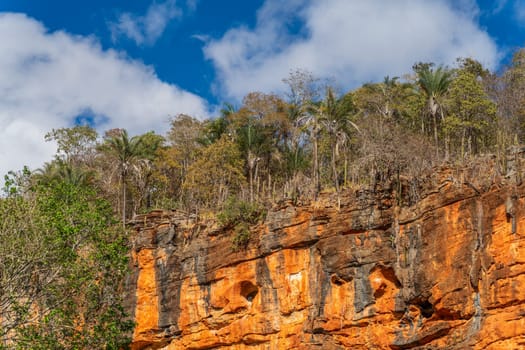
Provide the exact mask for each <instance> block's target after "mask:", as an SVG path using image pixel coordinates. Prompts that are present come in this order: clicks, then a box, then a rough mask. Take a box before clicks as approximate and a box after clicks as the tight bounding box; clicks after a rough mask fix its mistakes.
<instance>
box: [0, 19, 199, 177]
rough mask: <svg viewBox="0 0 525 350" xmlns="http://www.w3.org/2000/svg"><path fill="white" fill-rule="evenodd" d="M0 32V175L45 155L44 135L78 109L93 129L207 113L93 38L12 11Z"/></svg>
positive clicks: (51, 147) (151, 124)
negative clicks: (51, 28)
mask: <svg viewBox="0 0 525 350" xmlns="http://www.w3.org/2000/svg"><path fill="white" fill-rule="evenodd" d="M0 33H1V34H0V76H1V77H2V78H1V79H0V125H1V128H0V176H3V175H4V174H5V173H7V172H8V171H9V170H20V169H21V168H22V167H23V166H24V165H27V166H29V167H30V168H33V169H34V168H37V167H40V166H41V165H42V164H43V163H44V162H45V161H49V160H51V159H52V155H53V154H54V152H55V150H56V145H55V144H53V143H49V142H45V141H44V135H45V134H46V133H47V132H48V131H50V130H51V129H53V128H60V127H70V126H73V125H74V123H75V118H76V117H78V116H79V115H83V114H85V113H86V112H88V113H89V114H90V115H91V116H92V117H93V122H94V124H95V127H96V128H97V129H98V130H99V131H103V130H107V129H110V128H115V127H125V128H126V129H127V130H128V131H129V132H130V134H138V133H144V132H146V131H150V130H154V131H157V132H159V133H163V132H165V131H166V129H167V128H168V127H169V123H168V121H169V119H170V117H171V116H174V115H176V114H178V113H186V114H190V115H192V116H196V117H200V118H204V117H207V116H208V115H209V106H208V105H207V102H206V101H205V100H203V99H202V98H201V97H199V96H197V95H194V94H192V93H189V92H187V91H184V90H182V89H181V88H179V87H177V86H175V85H172V84H168V83H166V82H163V81H161V80H160V79H159V78H158V77H157V76H156V74H155V72H154V70H153V69H152V68H151V67H149V66H146V65H144V64H143V63H141V62H139V61H134V60H132V59H130V58H129V57H126V55H125V54H124V53H121V52H118V51H114V50H104V49H102V48H101V46H100V44H99V43H98V41H97V40H96V39H95V38H92V37H83V36H75V35H72V34H68V33H66V32H63V31H56V32H49V31H48V30H47V29H46V28H45V27H44V25H43V24H42V23H40V22H38V21H36V20H34V19H32V18H29V17H27V16H26V15H23V14H15V13H0Z"/></svg>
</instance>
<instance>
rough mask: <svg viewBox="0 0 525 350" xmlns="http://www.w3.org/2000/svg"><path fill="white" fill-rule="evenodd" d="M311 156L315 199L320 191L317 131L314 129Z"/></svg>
mask: <svg viewBox="0 0 525 350" xmlns="http://www.w3.org/2000/svg"><path fill="white" fill-rule="evenodd" d="M312 153H313V154H312V156H313V172H314V173H313V176H314V192H315V199H317V196H318V195H319V192H320V183H319V159H318V156H317V131H316V130H314V135H313V140H312Z"/></svg>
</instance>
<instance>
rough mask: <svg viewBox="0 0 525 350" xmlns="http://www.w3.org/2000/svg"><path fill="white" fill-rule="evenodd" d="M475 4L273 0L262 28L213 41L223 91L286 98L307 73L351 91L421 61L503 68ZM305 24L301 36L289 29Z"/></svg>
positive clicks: (209, 46) (209, 47)
mask: <svg viewBox="0 0 525 350" xmlns="http://www.w3.org/2000/svg"><path fill="white" fill-rule="evenodd" d="M478 15H479V8H478V7H477V5H476V2H475V1H474V0H459V1H458V0H417V1H414V0H398V1H388V0H367V1H361V0H323V1H315V0H290V1H286V2H283V1H280V0H266V1H265V3H264V5H263V6H262V7H261V8H260V9H259V11H258V13H257V23H256V25H255V27H253V28H248V27H243V26H240V27H236V28H232V29H230V30H228V31H227V32H226V33H225V34H224V35H223V36H222V37H221V38H218V39H208V41H207V43H206V45H205V47H204V53H205V56H206V57H207V58H208V59H209V60H210V61H211V62H212V63H213V65H214V67H215V69H216V71H217V75H218V80H217V82H216V89H217V91H221V93H222V94H223V95H224V96H225V97H229V98H235V99H240V98H242V96H243V95H244V94H245V93H246V92H247V91H265V92H270V91H273V92H279V91H282V90H283V89H284V84H283V83H282V79H283V78H286V77H287V76H288V74H289V72H290V71H291V70H293V69H297V68H301V69H306V70H308V71H310V72H312V73H313V74H314V75H316V76H319V77H329V78H335V79H336V80H337V82H338V83H339V84H342V85H343V86H344V87H346V88H351V87H355V86H357V85H359V84H362V83H365V82H370V81H378V80H382V78H383V77H384V76H386V75H389V76H395V75H402V74H404V73H408V72H410V69H411V66H412V65H413V64H414V63H416V62H420V61H422V62H436V63H438V64H447V65H451V64H453V63H454V61H455V59H456V58H458V57H474V58H476V59H478V60H480V61H481V62H482V63H483V64H485V65H486V66H487V67H489V68H494V67H495V66H497V64H498V62H499V60H500V57H499V54H498V48H497V46H496V44H495V42H494V41H493V40H492V38H491V37H490V36H489V35H488V33H487V32H486V31H485V30H484V29H482V28H480V26H479V24H478V23H477V16H478ZM294 23H295V25H297V23H302V32H301V33H300V35H294V34H293V31H291V30H290V29H289V28H290V26H291V25H292V26H293V25H294Z"/></svg>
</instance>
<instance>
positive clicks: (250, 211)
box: [217, 197, 265, 250]
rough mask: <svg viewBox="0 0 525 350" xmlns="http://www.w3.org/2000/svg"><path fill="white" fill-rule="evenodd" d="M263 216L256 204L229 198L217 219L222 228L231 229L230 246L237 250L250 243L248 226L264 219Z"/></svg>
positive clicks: (261, 210) (260, 208)
mask: <svg viewBox="0 0 525 350" xmlns="http://www.w3.org/2000/svg"><path fill="white" fill-rule="evenodd" d="M264 216H265V211H264V208H262V207H261V206H260V205H258V204H257V203H250V202H246V201H243V200H239V199H237V198H235V197H229V198H228V200H227V201H226V203H225V205H224V208H223V210H222V211H221V212H220V213H219V214H218V215H217V219H218V220H219V223H220V224H221V225H222V226H224V227H227V228H232V229H233V231H234V236H233V239H232V245H233V249H234V250H238V249H240V248H244V247H246V246H247V245H248V243H249V241H250V225H254V224H256V223H257V222H259V221H260V220H262V219H264Z"/></svg>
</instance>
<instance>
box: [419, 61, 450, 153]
mask: <svg viewBox="0 0 525 350" xmlns="http://www.w3.org/2000/svg"><path fill="white" fill-rule="evenodd" d="M417 74H418V81H417V82H418V84H419V87H420V88H421V90H422V91H423V92H424V94H425V96H426V98H427V100H428V111H429V112H430V115H431V116H432V121H433V123H434V142H435V143H436V149H437V147H438V127H437V125H438V113H439V115H440V117H441V119H443V118H444V112H443V106H442V102H441V99H442V98H443V96H444V95H445V94H446V92H447V91H448V87H449V85H450V83H451V82H452V71H451V70H448V69H446V68H443V67H442V66H440V67H438V68H436V69H435V70H434V69H432V68H430V66H429V65H426V66H424V67H423V68H422V69H420V70H418V72H417Z"/></svg>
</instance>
